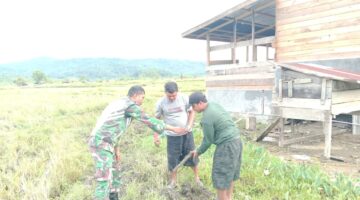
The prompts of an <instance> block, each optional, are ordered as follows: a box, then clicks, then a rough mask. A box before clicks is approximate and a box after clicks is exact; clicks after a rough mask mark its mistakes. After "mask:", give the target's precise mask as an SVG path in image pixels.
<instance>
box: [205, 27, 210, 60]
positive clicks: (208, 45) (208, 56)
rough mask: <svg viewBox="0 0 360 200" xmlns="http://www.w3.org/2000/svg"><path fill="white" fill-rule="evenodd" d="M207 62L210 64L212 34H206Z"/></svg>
mask: <svg viewBox="0 0 360 200" xmlns="http://www.w3.org/2000/svg"><path fill="white" fill-rule="evenodd" d="M206 63H207V66H210V36H209V34H207V35H206Z"/></svg>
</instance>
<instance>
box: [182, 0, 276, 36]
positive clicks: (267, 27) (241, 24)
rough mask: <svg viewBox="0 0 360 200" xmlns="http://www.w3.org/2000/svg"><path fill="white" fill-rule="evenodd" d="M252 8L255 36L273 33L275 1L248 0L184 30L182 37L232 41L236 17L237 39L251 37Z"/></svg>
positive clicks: (272, 34) (271, 34)
mask: <svg viewBox="0 0 360 200" xmlns="http://www.w3.org/2000/svg"><path fill="white" fill-rule="evenodd" d="M252 9H254V12H255V15H254V17H255V38H262V37H267V36H274V35H275V1H274V0H248V1H245V2H243V3H241V4H239V5H237V6H235V7H233V8H231V9H229V10H227V11H225V12H223V13H222V14H220V15H218V16H216V17H214V18H212V19H210V20H208V21H206V22H204V23H202V24H200V25H198V26H196V27H194V28H192V29H190V30H188V31H186V32H185V33H183V34H182V36H183V37H184V38H190V39H199V40H206V35H207V33H209V36H210V40H211V41H220V42H233V37H234V35H233V27H234V23H235V19H236V23H237V24H236V26H237V30H236V35H237V38H238V41H241V40H249V39H251V30H252V29H251V24H252V16H251V13H252V11H251V10H252Z"/></svg>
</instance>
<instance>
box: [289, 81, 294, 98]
mask: <svg viewBox="0 0 360 200" xmlns="http://www.w3.org/2000/svg"><path fill="white" fill-rule="evenodd" d="M292 96H293V81H292V80H290V81H288V97H292Z"/></svg>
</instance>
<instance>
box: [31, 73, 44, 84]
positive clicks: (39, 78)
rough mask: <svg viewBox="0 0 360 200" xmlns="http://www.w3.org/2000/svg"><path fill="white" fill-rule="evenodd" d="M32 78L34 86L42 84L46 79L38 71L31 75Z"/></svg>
mask: <svg viewBox="0 0 360 200" xmlns="http://www.w3.org/2000/svg"><path fill="white" fill-rule="evenodd" d="M32 78H33V80H34V83H35V84H42V83H44V82H45V81H46V79H47V78H46V75H45V74H44V73H43V72H42V71H40V70H36V71H34V72H33V73H32Z"/></svg>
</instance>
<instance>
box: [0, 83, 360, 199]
mask: <svg viewBox="0 0 360 200" xmlns="http://www.w3.org/2000/svg"><path fill="white" fill-rule="evenodd" d="M165 81H166V80H129V81H107V82H96V83H71V84H60V83H52V84H47V85H43V86H41V87H37V88H34V87H25V88H17V87H10V86H6V87H5V86H4V87H2V88H0V97H1V100H0V102H1V104H0V199H6V200H15V199H40V200H41V199H64V200H65V199H91V195H92V192H93V188H94V182H93V179H92V175H93V161H92V158H91V156H90V153H89V151H88V148H87V144H86V141H87V137H88V136H89V134H90V132H91V130H92V128H93V126H94V125H95V122H96V119H97V117H98V116H99V115H100V113H101V111H102V110H103V109H104V107H105V106H106V105H107V104H108V103H109V102H110V101H112V100H114V99H115V98H117V97H120V96H124V95H126V93H127V90H128V88H129V86H130V85H133V84H142V85H143V86H144V87H145V90H146V100H145V102H144V106H143V107H144V110H145V111H147V112H149V113H152V112H153V111H154V104H155V102H156V100H157V99H158V98H159V97H161V96H162V95H163V84H164V83H165ZM177 82H178V84H179V88H180V90H181V91H183V92H184V93H187V94H189V93H191V92H192V91H195V90H204V88H205V86H204V85H205V84H204V81H203V80H201V79H187V80H177ZM199 118H200V116H199V115H198V116H197V121H198V120H199ZM151 134H152V132H151V131H150V130H149V129H147V128H144V127H143V126H142V125H140V124H139V123H136V122H135V123H134V124H132V126H131V127H130V129H129V130H128V131H127V133H126V134H125V135H124V136H123V137H122V141H121V143H122V167H123V170H124V172H123V174H122V177H123V191H122V199H129V200H130V199H144V200H145V199H149V200H151V199H153V200H155V199H156V200H157V199H166V197H165V195H164V193H163V191H164V188H165V186H166V185H167V172H166V169H167V167H166V163H167V162H166V140H165V139H164V138H163V139H162V144H161V146H160V147H155V146H154V145H153V143H152V136H151ZM194 136H195V140H196V144H197V145H199V144H200V142H201V138H202V133H201V130H200V127H199V126H198V125H197V127H196V128H195V131H194ZM244 144H245V145H244V154H243V165H242V171H241V180H240V181H238V182H236V185H235V192H234V199H358V197H359V196H360V189H359V187H355V186H354V184H353V182H356V181H357V182H359V180H351V179H349V178H348V177H345V176H343V175H339V176H338V177H336V179H335V180H331V179H330V178H329V177H328V176H327V175H326V174H325V173H323V172H322V171H321V170H320V169H319V168H318V167H316V166H307V165H302V164H294V163H287V162H284V161H282V160H280V159H279V158H277V157H274V156H271V155H270V154H269V153H268V152H267V151H266V150H265V149H263V148H261V147H258V146H256V144H253V143H251V142H247V141H244ZM213 151H214V147H212V148H210V149H209V150H208V152H206V153H205V154H204V155H202V156H201V157H200V159H201V162H200V166H199V167H200V177H201V179H202V180H203V182H204V184H205V186H206V188H207V189H208V190H210V191H212V192H215V191H214V189H213V188H212V184H211V177H210V174H211V164H212V153H213ZM264 170H269V172H270V173H269V175H264ZM178 178H179V184H180V185H181V184H182V183H187V182H192V180H193V174H192V172H191V170H190V169H188V168H181V169H180V171H179V176H178Z"/></svg>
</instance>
